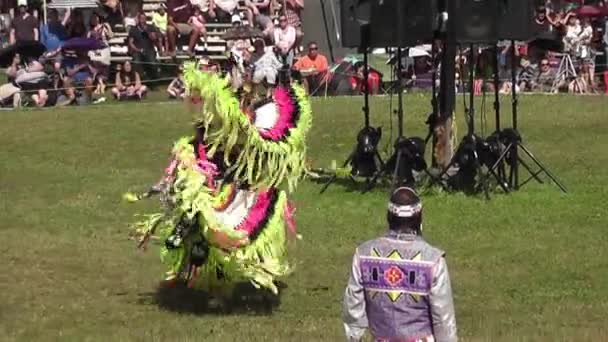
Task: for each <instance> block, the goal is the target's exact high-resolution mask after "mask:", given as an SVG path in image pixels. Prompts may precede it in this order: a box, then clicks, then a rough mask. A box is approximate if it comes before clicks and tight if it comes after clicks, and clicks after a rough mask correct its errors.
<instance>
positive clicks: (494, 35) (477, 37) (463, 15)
mask: <svg viewBox="0 0 608 342" xmlns="http://www.w3.org/2000/svg"><path fill="white" fill-rule="evenodd" d="M502 1H504V0H449V1H448V13H449V19H448V26H449V30H451V31H452V34H453V37H454V39H455V40H456V41H457V42H459V43H469V44H473V43H494V42H496V41H498V38H499V37H498V27H499V24H498V19H499V12H500V11H499V4H498V3H499V2H502Z"/></svg>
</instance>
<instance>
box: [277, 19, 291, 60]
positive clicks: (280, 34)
mask: <svg viewBox="0 0 608 342" xmlns="http://www.w3.org/2000/svg"><path fill="white" fill-rule="evenodd" d="M295 42H296V29H295V28H294V27H293V26H291V25H289V24H288V23H287V17H286V16H284V15H282V16H280V17H279V27H276V28H275V29H274V45H275V46H276V47H277V49H278V53H279V55H280V56H281V58H282V60H283V63H284V64H287V65H289V66H291V65H292V64H293V56H294V51H293V49H294V44H295Z"/></svg>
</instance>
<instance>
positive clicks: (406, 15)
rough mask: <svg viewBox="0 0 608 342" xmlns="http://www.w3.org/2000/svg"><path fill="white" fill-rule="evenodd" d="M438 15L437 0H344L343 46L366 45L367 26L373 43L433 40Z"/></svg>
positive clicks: (410, 43) (385, 44) (393, 44)
mask: <svg viewBox="0 0 608 342" xmlns="http://www.w3.org/2000/svg"><path fill="white" fill-rule="evenodd" d="M436 16H437V0H341V1H340V17H341V24H342V30H341V31H342V46H344V47H361V46H363V45H364V41H363V38H364V37H365V36H366V34H364V33H365V29H366V28H367V29H368V30H369V31H368V35H367V37H369V40H368V42H367V43H368V46H369V47H397V46H400V47H406V46H413V45H416V44H419V43H425V42H430V41H431V39H432V38H433V30H434V29H435V27H434V26H435V23H436ZM366 24H368V25H367V26H366Z"/></svg>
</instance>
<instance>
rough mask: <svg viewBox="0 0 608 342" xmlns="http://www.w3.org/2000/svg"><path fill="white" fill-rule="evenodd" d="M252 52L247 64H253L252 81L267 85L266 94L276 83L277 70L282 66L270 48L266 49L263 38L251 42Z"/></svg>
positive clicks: (256, 83)
mask: <svg viewBox="0 0 608 342" xmlns="http://www.w3.org/2000/svg"><path fill="white" fill-rule="evenodd" d="M253 47H254V50H253V53H252V54H251V56H250V59H249V64H251V65H253V77H252V80H253V83H254V84H255V85H259V84H262V85H264V86H266V87H267V90H268V92H267V95H268V94H270V91H271V88H272V87H273V86H275V85H276V84H277V78H278V74H279V70H280V69H281V67H282V64H281V62H279V60H278V59H277V56H276V54H275V53H274V51H272V49H266V46H265V44H264V40H262V39H256V41H255V42H253Z"/></svg>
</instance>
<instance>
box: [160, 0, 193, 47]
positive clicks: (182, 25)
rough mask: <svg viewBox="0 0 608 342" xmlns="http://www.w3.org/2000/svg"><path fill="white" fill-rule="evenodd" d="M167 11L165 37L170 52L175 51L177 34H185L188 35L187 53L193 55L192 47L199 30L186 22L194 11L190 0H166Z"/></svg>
mask: <svg viewBox="0 0 608 342" xmlns="http://www.w3.org/2000/svg"><path fill="white" fill-rule="evenodd" d="M167 12H168V13H169V24H168V26H167V39H168V41H169V51H170V53H175V51H176V46H177V37H178V35H185V36H189V37H190V41H189V43H188V53H189V54H190V55H194V48H195V46H196V43H197V42H198V39H199V37H200V35H201V32H200V31H199V30H197V29H195V28H194V27H192V26H190V25H189V24H188V21H190V17H192V14H193V12H194V11H193V7H192V4H191V3H190V0H168V1H167Z"/></svg>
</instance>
